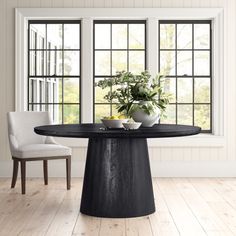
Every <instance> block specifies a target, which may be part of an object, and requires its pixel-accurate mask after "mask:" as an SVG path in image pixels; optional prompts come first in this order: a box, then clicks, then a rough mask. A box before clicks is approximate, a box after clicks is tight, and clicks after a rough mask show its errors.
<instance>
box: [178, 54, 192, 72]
mask: <svg viewBox="0 0 236 236" xmlns="http://www.w3.org/2000/svg"><path fill="white" fill-rule="evenodd" d="M177 75H192V52H188V51H187V52H186V51H178V52H177Z"/></svg>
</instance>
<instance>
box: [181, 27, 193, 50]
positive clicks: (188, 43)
mask: <svg viewBox="0 0 236 236" xmlns="http://www.w3.org/2000/svg"><path fill="white" fill-rule="evenodd" d="M177 48H178V49H191V48H192V24H177Z"/></svg>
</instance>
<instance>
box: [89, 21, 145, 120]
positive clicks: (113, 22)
mask: <svg viewBox="0 0 236 236" xmlns="http://www.w3.org/2000/svg"><path fill="white" fill-rule="evenodd" d="M95 24H111V29H110V40H111V45H110V49H95ZM112 24H127V49H113V48H112ZM129 24H144V47H145V48H144V49H129ZM95 51H109V52H110V53H111V54H112V51H127V69H129V51H144V70H147V20H126V19H124V20H94V21H93V123H95V121H96V115H95V107H96V105H110V115H112V106H113V105H118V103H114V102H107V103H105V102H103V103H97V102H96V92H95V79H96V78H113V77H115V75H112V56H110V74H111V75H109V76H108V75H96V74H95Z"/></svg>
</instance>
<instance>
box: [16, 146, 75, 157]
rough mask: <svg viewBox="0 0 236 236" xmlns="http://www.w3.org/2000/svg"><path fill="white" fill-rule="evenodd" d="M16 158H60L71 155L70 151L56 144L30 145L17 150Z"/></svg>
mask: <svg viewBox="0 0 236 236" xmlns="http://www.w3.org/2000/svg"><path fill="white" fill-rule="evenodd" d="M13 155H14V157H17V158H38V157H55V158H56V157H60V156H69V155H71V149H70V148H68V147H65V146H62V145H58V144H30V145H24V146H21V147H19V148H18V150H17V151H15V153H14V154H13Z"/></svg>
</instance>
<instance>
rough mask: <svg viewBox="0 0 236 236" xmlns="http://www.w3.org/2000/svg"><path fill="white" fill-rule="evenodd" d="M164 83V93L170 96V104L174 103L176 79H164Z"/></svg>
mask: <svg viewBox="0 0 236 236" xmlns="http://www.w3.org/2000/svg"><path fill="white" fill-rule="evenodd" d="M163 83H164V85H163V86H164V92H165V93H169V94H170V95H171V97H170V102H175V101H176V79H175V78H165V80H164V81H163Z"/></svg>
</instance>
